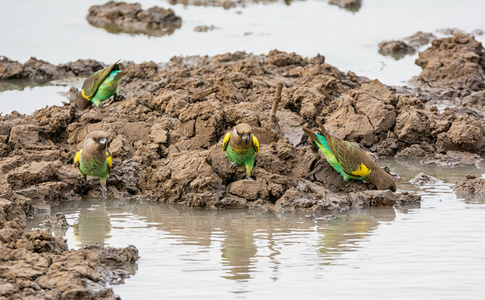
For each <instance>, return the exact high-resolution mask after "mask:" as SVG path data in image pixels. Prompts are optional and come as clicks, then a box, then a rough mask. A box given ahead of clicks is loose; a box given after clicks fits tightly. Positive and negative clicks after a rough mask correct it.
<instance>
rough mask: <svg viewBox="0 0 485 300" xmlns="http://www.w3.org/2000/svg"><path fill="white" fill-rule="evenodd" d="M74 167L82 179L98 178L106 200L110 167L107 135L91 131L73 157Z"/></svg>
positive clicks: (110, 160)
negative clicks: (87, 177) (88, 177)
mask: <svg viewBox="0 0 485 300" xmlns="http://www.w3.org/2000/svg"><path fill="white" fill-rule="evenodd" d="M74 165H75V166H76V167H77V168H78V169H79V172H81V175H82V177H83V179H86V176H94V177H97V178H99V182H100V183H101V192H102V193H103V197H104V198H106V191H107V188H106V179H108V175H109V171H110V169H111V166H112V158H111V154H110V153H109V151H108V134H107V133H106V132H104V131H93V132H91V133H89V134H88V135H87V136H86V138H85V139H84V145H83V147H82V148H81V150H79V151H78V152H77V153H76V156H75V157H74Z"/></svg>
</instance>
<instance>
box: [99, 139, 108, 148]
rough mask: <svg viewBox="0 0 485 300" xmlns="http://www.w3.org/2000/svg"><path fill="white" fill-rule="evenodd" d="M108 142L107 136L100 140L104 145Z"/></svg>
mask: <svg viewBox="0 0 485 300" xmlns="http://www.w3.org/2000/svg"><path fill="white" fill-rule="evenodd" d="M107 142H108V139H107V138H102V139H100V140H99V144H100V145H103V146H104V145H106V143H107Z"/></svg>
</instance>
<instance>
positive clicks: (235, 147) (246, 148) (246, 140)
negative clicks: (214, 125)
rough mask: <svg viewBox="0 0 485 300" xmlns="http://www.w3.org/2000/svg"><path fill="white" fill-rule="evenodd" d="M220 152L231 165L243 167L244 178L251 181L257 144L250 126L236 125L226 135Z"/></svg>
mask: <svg viewBox="0 0 485 300" xmlns="http://www.w3.org/2000/svg"><path fill="white" fill-rule="evenodd" d="M222 150H223V151H226V155H227V157H228V158H229V160H230V161H231V162H232V165H236V164H237V165H239V166H242V165H245V166H246V177H247V179H251V172H252V170H253V165H254V159H255V157H256V153H258V152H259V142H258V139H257V138H256V137H255V136H254V134H253V131H252V129H251V126H249V125H248V124H246V123H241V124H238V125H236V126H235V127H234V129H233V130H232V131H231V132H228V133H226V135H225V136H224V140H223V141H222Z"/></svg>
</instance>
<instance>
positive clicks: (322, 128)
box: [320, 125, 330, 139]
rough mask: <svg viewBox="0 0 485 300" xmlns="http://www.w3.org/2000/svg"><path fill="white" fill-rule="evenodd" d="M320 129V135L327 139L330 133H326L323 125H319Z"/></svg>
mask: <svg viewBox="0 0 485 300" xmlns="http://www.w3.org/2000/svg"><path fill="white" fill-rule="evenodd" d="M320 131H321V132H322V135H323V136H324V137H325V138H326V139H327V138H328V137H329V136H330V134H328V131H327V129H325V127H323V125H320Z"/></svg>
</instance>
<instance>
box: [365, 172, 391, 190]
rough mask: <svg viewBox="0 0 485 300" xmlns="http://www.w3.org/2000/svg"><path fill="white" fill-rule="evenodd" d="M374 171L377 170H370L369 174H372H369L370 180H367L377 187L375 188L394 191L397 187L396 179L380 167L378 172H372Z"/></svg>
mask: <svg viewBox="0 0 485 300" xmlns="http://www.w3.org/2000/svg"><path fill="white" fill-rule="evenodd" d="M374 171H377V170H373V172H371V175H374V176H371V180H369V181H370V182H372V183H373V184H374V185H375V186H376V187H377V189H379V190H391V191H393V192H395V191H396V189H397V184H396V181H395V180H394V178H393V177H392V176H391V175H390V174H389V173H387V172H386V171H384V170H382V169H380V170H379V172H374ZM372 173H374V174H372Z"/></svg>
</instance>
